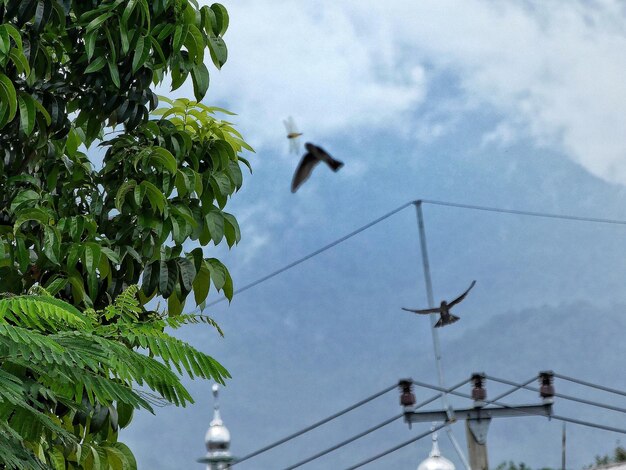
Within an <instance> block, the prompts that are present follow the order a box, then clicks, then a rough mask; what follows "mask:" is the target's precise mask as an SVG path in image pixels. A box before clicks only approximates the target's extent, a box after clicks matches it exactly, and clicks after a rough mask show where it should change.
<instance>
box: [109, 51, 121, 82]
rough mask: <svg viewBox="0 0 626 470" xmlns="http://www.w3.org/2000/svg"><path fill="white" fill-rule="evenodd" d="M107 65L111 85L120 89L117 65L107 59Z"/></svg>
mask: <svg viewBox="0 0 626 470" xmlns="http://www.w3.org/2000/svg"><path fill="white" fill-rule="evenodd" d="M108 64H109V73H110V74H111V80H112V81H113V84H114V85H115V86H116V87H117V88H120V86H121V85H120V72H119V70H118V68H117V64H116V63H115V62H114V61H113V60H112V59H111V58H109V60H108Z"/></svg>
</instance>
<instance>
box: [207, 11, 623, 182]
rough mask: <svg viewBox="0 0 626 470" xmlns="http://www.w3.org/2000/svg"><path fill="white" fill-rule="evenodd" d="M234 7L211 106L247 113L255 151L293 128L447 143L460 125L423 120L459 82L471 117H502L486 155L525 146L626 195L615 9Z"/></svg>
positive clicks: (619, 18) (619, 26)
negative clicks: (517, 143) (286, 121)
mask: <svg viewBox="0 0 626 470" xmlns="http://www.w3.org/2000/svg"><path fill="white" fill-rule="evenodd" d="M225 4H226V6H227V7H228V8H229V11H230V15H231V28H230V30H229V31H228V33H227V36H226V39H227V44H228V46H229V54H230V58H229V62H228V63H227V65H226V66H225V68H224V69H223V70H222V71H220V72H214V73H213V78H212V81H213V83H212V86H211V89H210V96H209V97H208V99H209V100H217V101H220V100H221V101H224V102H228V104H229V105H230V106H231V107H233V108H234V109H235V110H236V111H237V112H238V113H240V117H239V121H238V122H239V124H240V126H241V128H242V129H243V130H244V132H246V135H247V137H248V138H249V139H250V140H251V141H252V142H253V144H256V145H273V146H275V147H278V146H279V145H280V146H283V145H284V147H283V148H284V153H286V144H284V142H283V140H281V139H279V138H277V136H281V137H282V136H283V132H284V131H283V129H282V122H281V121H282V119H283V118H284V117H286V116H287V115H293V116H294V118H296V121H297V122H298V124H299V127H300V128H301V130H303V131H304V133H305V137H306V138H307V139H311V140H315V139H319V138H320V137H327V136H340V135H341V134H342V133H346V134H348V133H357V132H371V131H372V130H394V131H395V132H397V133H398V135H399V136H401V137H405V136H407V135H413V136H417V137H418V138H422V139H424V140H432V139H436V138H441V137H442V136H445V134H446V132H449V130H450V128H451V126H450V125H449V124H450V123H455V124H456V121H455V120H454V119H455V118H458V115H457V116H451V115H448V116H442V117H441V122H439V121H437V120H433V121H432V122H431V121H429V122H428V123H427V124H426V125H425V124H424V123H420V122H419V117H420V111H421V110H422V109H421V106H422V105H424V104H428V106H429V108H431V109H432V108H436V106H437V100H439V99H441V96H440V94H433V92H432V91H433V89H435V88H436V87H437V85H438V84H437V83H436V81H437V80H438V79H440V78H441V77H442V76H443V75H444V74H451V75H452V76H453V77H454V79H455V86H454V87H449V89H448V90H447V92H448V93H451V94H454V95H455V99H457V100H459V102H460V103H462V104H463V106H462V108H463V111H462V112H464V113H465V116H466V118H470V119H471V116H472V113H477V112H484V111H485V110H491V112H493V113H494V115H496V116H498V117H500V118H501V119H498V121H499V122H500V124H499V126H500V127H499V128H497V129H494V130H493V132H492V134H491V136H487V137H485V139H483V143H487V144H488V143H489V141H490V140H491V139H496V140H494V141H493V142H494V143H497V144H498V145H504V144H506V143H507V139H512V140H509V141H513V140H515V139H519V138H522V137H526V136H527V137H530V138H532V142H533V143H534V144H536V145H539V146H550V147H552V148H554V149H557V150H560V151H562V152H565V153H567V154H568V155H569V156H570V157H571V158H572V159H573V160H575V161H576V162H578V163H579V164H580V165H582V166H583V167H584V168H586V169H587V170H588V171H590V172H591V173H592V174H594V175H596V176H598V177H601V178H604V179H606V180H609V181H613V182H619V183H626V158H625V157H626V139H624V138H623V137H622V136H623V135H626V114H625V113H624V109H625V108H626V87H624V86H623V76H624V71H625V70H626V54H624V52H623V51H624V50H626V32H625V28H624V27H623V24H625V23H624V19H625V18H624V16H625V14H624V7H623V6H622V4H621V3H620V2H619V1H617V0H596V1H589V2H583V1H582V0H581V1H574V0H572V1H565V0H563V1H557V0H547V1H541V2H540V1H532V0H526V1H522V0H520V1H512V2H506V3H494V2H490V1H486V0H421V1H419V2H415V1H413V0H389V1H387V2H379V1H373V0H359V1H358V2H357V1H353V2H331V1H330V0H321V1H318V2H296V1H287V0H283V1H276V0H273V1H271V2H270V1H269V0H255V1H254V2H253V1H251V0H238V1H236V2H235V1H225ZM446 98H448V99H449V98H450V96H448V97H446ZM453 109H454V108H453V107H452V108H450V112H456V113H458V112H459V110H458V109H457V110H454V111H453ZM411 116H413V119H410V117H411ZM503 132H506V135H505V134H503ZM496 137H497V138H496ZM503 138H504V140H503ZM514 138H515V139H514Z"/></svg>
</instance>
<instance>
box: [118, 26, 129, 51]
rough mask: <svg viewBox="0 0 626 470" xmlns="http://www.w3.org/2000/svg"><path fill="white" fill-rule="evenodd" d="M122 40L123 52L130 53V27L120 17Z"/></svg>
mask: <svg viewBox="0 0 626 470" xmlns="http://www.w3.org/2000/svg"><path fill="white" fill-rule="evenodd" d="M119 23H120V41H121V43H122V54H123V55H126V54H128V51H129V50H130V41H129V39H128V28H127V27H126V24H125V23H124V22H123V21H122V20H121V18H120V22H119Z"/></svg>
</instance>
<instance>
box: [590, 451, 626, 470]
mask: <svg viewBox="0 0 626 470" xmlns="http://www.w3.org/2000/svg"><path fill="white" fill-rule="evenodd" d="M619 462H626V449H624V448H623V447H622V446H617V447H616V448H615V450H614V451H613V457H611V456H609V455H604V456H602V457H601V456H599V455H596V461H595V463H594V464H591V465H587V466H586V467H585V468H588V469H590V468H594V467H596V466H598V465H609V464H612V463H619Z"/></svg>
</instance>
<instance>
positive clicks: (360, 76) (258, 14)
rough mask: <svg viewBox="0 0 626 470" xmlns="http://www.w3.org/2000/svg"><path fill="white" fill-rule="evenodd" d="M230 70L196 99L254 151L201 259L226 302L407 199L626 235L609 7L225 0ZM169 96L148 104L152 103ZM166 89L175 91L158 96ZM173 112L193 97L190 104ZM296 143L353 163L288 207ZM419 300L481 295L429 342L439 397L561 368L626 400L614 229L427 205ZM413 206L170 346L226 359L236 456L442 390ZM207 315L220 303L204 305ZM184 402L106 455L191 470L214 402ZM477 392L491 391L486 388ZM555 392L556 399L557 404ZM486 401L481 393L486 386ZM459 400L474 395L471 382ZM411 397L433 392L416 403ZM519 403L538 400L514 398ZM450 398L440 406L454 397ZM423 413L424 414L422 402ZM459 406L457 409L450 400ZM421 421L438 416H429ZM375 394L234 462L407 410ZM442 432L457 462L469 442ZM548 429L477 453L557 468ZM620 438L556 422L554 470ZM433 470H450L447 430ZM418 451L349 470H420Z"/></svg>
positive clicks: (615, 45)
mask: <svg viewBox="0 0 626 470" xmlns="http://www.w3.org/2000/svg"><path fill="white" fill-rule="evenodd" d="M224 5H225V6H226V7H227V8H228V10H229V13H230V28H229V30H228V32H227V33H226V35H225V38H224V39H225V41H226V44H227V46H228V48H229V59H228V62H227V63H226V65H225V66H224V68H223V69H222V70H221V71H216V70H215V69H213V68H211V67H210V69H211V71H212V74H211V85H210V89H209V93H208V95H207V98H206V99H205V101H206V102H207V103H209V104H214V105H220V106H224V107H226V108H227V109H230V110H232V111H234V112H236V113H237V116H235V117H233V119H232V120H233V121H234V122H235V124H236V125H237V128H238V129H240V130H241V132H242V133H243V134H244V136H245V138H246V140H247V141H248V142H249V143H250V144H251V145H252V146H253V147H254V148H255V150H256V153H254V154H250V155H247V158H249V159H250V161H251V163H252V166H253V170H254V171H253V173H252V174H251V175H247V176H246V178H245V183H244V187H243V188H242V190H241V191H240V192H239V193H238V194H237V195H235V196H234V197H233V199H232V200H231V201H230V202H229V205H228V206H227V207H228V209H227V210H229V212H232V213H234V214H235V215H236V217H237V218H238V220H239V222H240V225H241V229H242V241H241V243H240V244H239V245H238V246H237V247H235V248H233V249H232V250H231V251H228V250H227V249H225V248H224V247H209V248H208V249H207V254H210V256H217V257H219V258H220V259H223V261H224V262H225V263H226V264H227V266H228V267H229V269H230V270H231V274H232V275H233V278H234V281H235V287H236V288H237V286H244V285H246V284H247V283H249V282H252V281H254V280H256V279H259V278H261V277H262V276H264V275H266V274H268V273H270V272H272V271H274V270H276V269H279V268H281V267H283V266H285V265H287V264H289V263H291V262H292V261H294V260H296V259H299V258H301V257H303V256H305V255H307V254H309V253H311V252H313V251H315V250H317V249H318V248H320V247H322V246H324V245H326V244H328V243H330V242H333V241H334V240H337V239H338V238H340V237H342V236H344V235H346V234H348V233H350V232H352V231H353V230H355V229H357V228H358V227H361V226H363V225H365V224H367V223H368V222H370V221H372V220H374V219H376V218H378V217H380V216H382V215H384V214H386V213H388V212H390V211H392V210H394V209H396V208H398V207H400V206H402V205H403V204H406V203H407V202H409V201H413V200H416V199H433V200H440V201H449V202H458V203H465V204H474V205H484V206H493V207H501V208H508V209H522V210H529V211H543V212H549V213H559V214H571V215H578V216H588V217H595V218H610V219H621V220H626V191H625V186H624V185H625V184H626V139H624V137H623V136H624V135H626V113H624V112H623V110H624V109H626V87H625V86H624V77H625V76H626V54H624V50H626V21H624V20H625V16H626V7H625V6H624V5H623V4H622V3H621V2H619V1H611V0H593V1H582V0H581V1H576V0H568V1H565V0H561V1H557V0H544V1H541V2H539V1H531V0H524V1H522V0H509V1H507V2H490V1H483V0H463V1H453V0H436V1H435V0H418V1H416V0H412V1H408V0H407V1H405V0H388V1H386V2H374V1H370V0H358V1H357V0H346V1H343V2H332V1H327V0H319V1H315V2H297V1H295V0H272V1H268V0H255V1H251V0H238V1H224ZM162 93H163V91H162ZM165 93H167V91H165ZM171 95H172V96H192V92H191V86H190V84H189V86H184V87H183V88H181V89H179V90H177V91H176V92H174V93H172V94H171ZM287 116H293V118H294V120H295V121H296V123H297V125H298V127H299V129H300V130H301V131H302V132H303V133H304V135H303V141H307V142H308V141H310V142H314V143H316V144H318V145H321V146H322V147H323V148H325V149H326V150H327V151H329V152H330V153H331V154H332V155H333V156H335V157H336V158H338V159H339V160H341V161H343V162H344V163H345V166H344V167H343V168H342V169H341V170H340V171H339V172H337V173H333V172H331V171H330V170H329V169H328V168H326V167H324V166H323V165H320V166H319V167H318V168H316V170H315V172H314V174H313V175H312V177H311V178H310V179H309V181H307V182H306V183H305V184H304V185H303V186H302V188H301V189H300V190H299V191H298V192H297V193H295V194H292V193H291V192H290V183H291V177H292V174H293V171H294V169H295V167H296V165H297V163H298V160H299V158H300V156H299V155H294V154H289V153H288V144H287V139H286V138H285V130H284V127H283V123H282V121H283V119H285V118H286V117H287ZM424 217H425V226H426V234H427V238H428V250H429V256H430V264H431V271H432V280H433V286H434V294H435V300H436V301H439V300H441V299H444V298H447V299H450V298H451V297H453V296H455V295H458V294H459V293H461V292H462V291H463V290H465V289H466V288H467V286H468V285H469V283H470V282H471V281H472V280H474V279H475V280H476V281H477V284H476V287H475V288H474V289H473V291H472V292H471V293H470V295H469V296H468V298H467V299H466V300H465V301H464V302H463V304H461V305H459V306H458V307H457V310H458V315H459V316H461V321H459V322H457V323H455V324H454V325H452V326H450V327H446V328H444V329H441V330H440V331H439V334H440V338H441V345H442V364H443V367H444V375H445V379H446V383H447V384H448V385H450V384H453V383H458V382H460V381H462V380H464V379H467V378H469V376H470V374H471V373H473V372H479V371H484V372H486V373H487V374H490V375H492V376H494V377H503V378H506V379H509V380H512V381H519V382H522V381H525V380H527V379H528V378H529V377H532V376H533V375H535V374H536V373H537V372H539V371H540V370H548V369H553V370H555V371H557V372H560V373H561V374H564V375H568V376H572V377H578V378H581V379H584V380H587V381H591V382H594V383H599V384H602V385H605V386H609V387H614V388H621V389H626V377H624V374H623V372H621V370H622V369H620V367H621V364H620V363H621V357H624V354H626V347H625V342H624V341H623V334H622V331H623V329H624V328H626V324H625V322H624V315H623V312H624V305H626V292H625V290H624V288H623V286H624V281H625V280H626V264H625V263H624V257H623V252H624V244H623V240H624V236H625V235H626V233H625V231H626V227H624V226H620V225H616V224H591V223H582V222H575V221H559V220H552V219H538V218H530V217H523V216H515V215H509V214H495V213H488V212H478V211H471V210H463V209H458V208H452V207H443V206H433V205H425V206H424ZM421 262H422V260H421V257H420V251H419V238H418V231H417V222H416V216H415V209H414V208H413V206H409V207H407V208H406V209H404V210H402V211H400V212H398V213H397V214H396V215H393V216H392V217H390V218H388V219H386V220H385V221H383V222H381V223H380V224H377V225H375V226H374V227H372V228H370V229H368V230H366V231H364V232H363V233H360V234H359V235H357V236H355V237H353V238H351V239H349V240H347V241H345V242H343V243H341V244H340V245H338V246H336V247H334V248H332V249H330V250H328V251H326V252H324V253H322V254H320V255H319V256H316V257H314V258H311V259H310V260H308V261H306V262H305V263H302V264H300V265H298V266H297V267H295V268H293V269H290V270H288V271H286V272H285V273H283V274H281V275H279V276H276V277H274V278H272V279H271V280H268V281H267V282H264V283H262V284H260V285H259V286H257V287H255V288H252V289H249V290H247V291H246V292H243V293H241V294H240V295H237V296H235V298H234V299H233V301H232V303H231V304H230V305H228V303H225V302H224V303H220V304H217V305H215V306H214V307H211V308H210V309H209V311H208V312H207V313H208V314H209V315H211V316H212V317H214V318H215V319H217V320H218V322H219V323H220V325H221V326H222V328H223V329H224V331H225V333H226V334H225V337H224V338H220V337H219V336H218V335H217V334H216V333H215V332H214V331H213V330H211V329H209V328H207V327H199V326H197V325H196V326H189V327H186V328H185V329H182V330H179V331H178V333H177V334H179V335H180V337H182V338H183V339H184V340H186V341H188V342H190V343H191V344H193V345H194V346H196V347H197V348H199V349H201V350H203V351H206V352H208V353H209V354H211V355H213V356H214V357H215V358H217V359H218V360H220V361H221V362H222V363H223V364H224V365H225V366H226V367H227V368H228V369H229V371H230V372H231V374H232V376H233V377H232V379H231V380H229V381H228V383H227V386H226V388H225V389H224V390H223V391H222V395H221V404H222V416H223V418H224V421H225V423H226V424H227V426H228V427H229V429H230V430H231V434H232V439H233V444H232V451H233V454H234V455H239V456H241V455H244V454H246V453H248V452H251V451H253V450H256V449H257V448H260V447H262V446H264V445H266V444H268V443H271V442H273V441H275V440H278V439H280V438H281V437H283V436H285V435H287V434H289V433H291V432H294V431H297V430H299V429H301V428H303V427H305V426H307V425H309V424H311V423H312V422H314V421H316V420H318V419H321V418H323V417H325V416H327V415H330V414H332V413H334V412H336V411H338V410H339V409H341V408H343V407H345V406H348V405H350V404H352V403H354V402H356V401H358V400H360V399H362V398H364V397H366V396H368V395H370V394H372V393H375V392H377V391H379V390H381V389H384V388H386V387H387V386H390V385H392V384H393V383H395V382H397V380H398V379H400V378H403V377H408V376H411V377H413V378H414V379H416V380H420V381H423V382H427V383H431V384H436V383H437V373H436V369H435V366H434V357H433V349H432V340H431V332H430V326H429V325H430V323H429V321H428V319H427V318H418V317H417V316H413V315H411V314H409V313H406V312H403V311H402V310H401V307H411V308H423V307H425V306H426V305H425V304H426V295H425V290H424V276H423V273H422V265H421ZM212 296H213V297H212V298H213V299H216V300H217V299H219V298H220V297H219V295H218V294H216V293H215V292H213V294H212ZM185 384H186V385H187V386H188V387H189V389H190V390H191V392H192V394H193V396H194V397H195V398H196V404H194V405H191V406H189V407H187V408H185V409H177V408H174V407H168V408H163V409H159V410H157V414H156V416H152V415H150V414H147V413H146V414H139V415H138V416H136V418H135V420H134V422H133V424H132V425H131V427H130V428H128V429H127V430H125V431H124V433H122V436H121V439H122V440H123V441H124V442H126V443H128V444H129V445H130V446H131V448H132V449H133V450H134V452H135V454H136V456H137V458H138V461H139V468H140V469H148V468H150V469H174V468H202V466H201V465H200V464H197V463H196V462H195V461H196V459H197V458H199V457H202V456H203V455H204V452H205V450H204V446H203V437H204V433H205V431H206V429H207V427H208V423H209V421H210V419H211V415H212V398H211V396H210V390H211V384H209V383H203V382H198V381H196V382H191V381H189V380H185ZM555 386H556V387H557V390H563V391H564V393H569V394H572V395H576V396H579V397H584V398H587V399H593V400H597V401H601V402H603V403H614V404H615V405H616V406H620V401H619V400H620V399H621V400H622V401H621V406H622V407H626V403H624V400H623V397H621V398H620V397H616V396H611V395H608V396H607V395H602V394H600V393H599V392H598V391H592V390H590V389H586V388H582V387H576V386H574V385H572V384H570V383H567V382H564V381H557V383H556V384H555ZM489 387H490V388H489V392H488V393H489V396H495V395H496V394H497V393H498V391H499V390H500V389H499V388H498V384H496V383H491V382H490V383H489ZM561 387H562V388H561ZM492 390H493V392H492ZM464 391H465V392H466V393H469V388H467V387H466V388H465V390H464ZM416 393H418V400H419V399H420V398H419V397H424V398H426V397H427V396H428V394H429V393H431V392H427V391H424V390H421V389H420V390H419V391H417V392H416ZM518 399H519V400H521V402H522V403H528V402H535V401H537V400H538V397H537V396H535V394H532V393H531V394H526V395H524V394H522V395H520V396H519V398H518V397H517V396H516V395H514V396H512V397H511V399H510V400H511V401H510V403H518V401H517V400H518ZM455 403H456V402H455ZM432 406H434V407H435V408H436V406H438V405H432ZM458 406H468V403H467V402H463V401H462V400H460V401H459V402H458ZM435 408H431V409H435ZM555 408H556V410H557V411H558V414H560V415H563V416H569V417H573V418H579V419H585V420H587V421H590V422H594V423H600V424H604V425H609V426H614V427H620V426H622V427H623V422H624V421H623V415H620V414H619V413H618V414H615V413H614V412H612V413H608V412H607V411H606V410H602V409H599V408H593V407H586V406H582V405H572V404H571V403H567V402H566V401H565V400H562V401H557V403H556V404H555ZM400 411H401V410H400V407H399V405H398V394H397V393H396V392H390V393H389V394H387V395H385V396H384V397H382V398H380V399H378V400H376V401H375V402H373V403H372V404H371V405H368V406H367V407H363V409H359V410H357V411H355V412H354V413H355V414H354V415H353V416H348V417H346V418H345V419H342V420H337V422H336V423H333V424H330V425H328V427H327V428H321V429H319V430H316V431H314V432H312V433H310V434H308V435H306V436H303V437H302V438H299V439H298V440H294V441H292V442H290V443H288V444H285V445H284V446H281V447H279V448H277V449H275V450H273V451H271V452H268V453H267V454H265V455H263V456H259V457H258V458H255V459H251V460H250V461H249V462H246V463H242V464H241V465H240V466H238V467H236V468H241V469H242V470H246V469H261V470H265V469H268V470H270V469H277V468H284V467H286V466H288V465H290V464H293V463H295V462H297V461H298V460H301V459H303V458H305V457H307V456H308V455H311V454H313V453H315V452H317V451H319V450H322V449H324V448H325V447H329V446H331V445H333V444H335V443H337V442H339V441H341V440H342V439H345V438H347V437H350V436H351V435H353V434H356V433H358V432H360V431H362V430H364V429H366V428H367V427H370V426H373V425H374V424H377V423H378V422H380V421H382V420H384V419H385V418H388V417H390V416H393V415H395V414H397V413H399V412H400ZM428 427H429V424H424V425H415V426H413V428H412V429H408V427H407V426H406V425H405V424H404V423H401V422H398V423H394V424H393V425H390V426H389V427H386V428H384V429H382V430H380V431H377V432H376V433H372V434H371V435H369V436H368V437H367V438H366V439H363V440H362V441H357V442H355V443H353V444H351V445H350V446H347V447H345V448H343V449H341V450H339V451H337V452H335V453H332V454H329V455H328V456H326V457H324V458H322V459H319V460H317V461H315V462H312V463H311V464H309V465H307V466H305V467H303V468H307V469H329V468H333V469H334V468H345V467H347V466H350V465H352V464H355V463H357V462H359V461H361V460H364V459H366V458H368V457H371V456H372V455H374V454H376V453H378V452H381V451H383V450H385V449H387V448H390V447H392V446H393V445H395V444H398V443H400V442H402V441H404V440H407V439H409V438H410V437H412V436H416V435H417V434H419V433H420V432H424V431H425V430H428ZM453 432H454V435H455V437H456V439H457V440H458V441H459V442H460V444H461V446H462V447H464V446H465V436H464V429H463V426H462V424H455V425H454V426H453ZM560 438H561V423H560V422H557V421H556V420H551V421H547V420H545V419H542V418H521V419H519V418H514V419H509V420H507V421H506V422H504V421H503V422H498V423H493V424H492V426H491V429H490V433H489V458H490V463H491V465H493V466H495V465H497V464H498V463H500V462H502V461H505V460H515V461H524V462H526V463H527V464H529V465H531V466H533V468H539V467H543V466H552V467H557V466H560V462H561V461H560V458H561V449H560ZM620 438H621V439H622V440H624V438H623V436H622V435H620V434H617V433H611V432H607V431H600V430H596V429H592V428H587V427H582V426H574V425H569V426H568V442H570V446H569V447H568V468H582V466H583V465H586V464H590V463H592V462H593V460H594V456H595V455H597V454H601V453H607V452H610V451H611V450H612V449H613V448H614V447H615V445H616V444H617V443H618V442H619V441H618V440H619V439H620ZM440 444H441V448H442V452H443V453H444V455H445V456H446V457H447V458H449V459H450V460H452V461H453V462H454V463H455V464H456V465H457V468H458V469H460V468H462V464H461V462H460V460H459V458H458V456H457V455H456V453H455V451H454V449H453V448H452V446H451V444H450V441H449V440H448V438H447V437H446V436H445V435H440ZM429 450H430V441H429V439H428V438H426V439H423V440H420V441H417V442H416V443H415V444H412V445H410V446H407V447H406V448H404V449H402V450H400V451H398V452H395V453H393V454H391V455H389V456H387V457H384V458H381V459H380V460H378V461H376V462H374V463H372V464H370V465H369V466H367V467H364V468H372V469H388V468H403V469H405V468H406V469H412V468H416V467H417V465H418V463H419V462H420V461H421V460H422V459H424V458H425V457H426V456H427V455H428V452H429Z"/></svg>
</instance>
